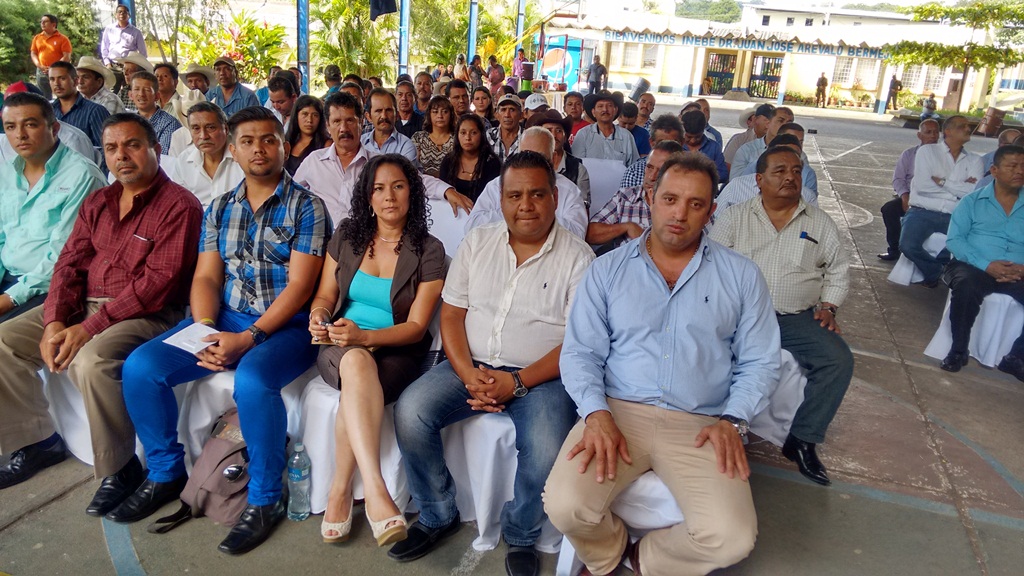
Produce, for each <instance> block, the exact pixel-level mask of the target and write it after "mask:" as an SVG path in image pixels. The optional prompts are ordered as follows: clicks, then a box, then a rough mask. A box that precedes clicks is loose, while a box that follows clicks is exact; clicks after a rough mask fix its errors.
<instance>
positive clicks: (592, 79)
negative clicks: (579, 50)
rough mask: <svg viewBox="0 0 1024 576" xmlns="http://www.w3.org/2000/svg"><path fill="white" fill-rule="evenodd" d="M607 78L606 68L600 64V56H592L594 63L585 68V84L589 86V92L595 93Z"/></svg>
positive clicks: (602, 86)
mask: <svg viewBox="0 0 1024 576" xmlns="http://www.w3.org/2000/svg"><path fill="white" fill-rule="evenodd" d="M607 80H608V69H607V68H605V67H604V64H601V57H600V56H594V63H593V64H591V65H590V68H588V69H587V85H588V86H589V87H590V93H591V94H596V93H597V91H598V90H600V89H602V88H604V84H605V82H606V81H607Z"/></svg>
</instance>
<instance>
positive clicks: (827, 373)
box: [777, 310, 853, 444]
mask: <svg viewBox="0 0 1024 576" xmlns="http://www.w3.org/2000/svg"><path fill="white" fill-rule="evenodd" d="M777 318H778V320H779V335H780V336H781V338H782V347H783V348H784V349H786V350H788V351H789V353H790V354H792V355H793V358H794V359H796V361H797V363H798V364H800V368H802V369H803V370H804V371H805V372H806V373H807V385H806V386H804V401H803V402H801V403H800V407H799V408H797V411H796V414H795V415H794V416H793V425H792V426H791V427H790V430H789V432H790V434H792V435H793V436H796V437H797V438H798V439H800V440H803V441H804V442H810V443H812V444H821V443H822V442H824V441H825V432H826V431H827V430H828V426H829V424H831V423H832V419H833V418H835V417H836V412H838V411H839V405H840V404H842V402H843V397H844V396H845V395H846V389H847V388H849V387H850V380H852V379H853V353H852V352H850V347H849V346H847V345H846V342H845V341H844V340H843V338H842V336H840V335H839V334H836V333H835V332H829V331H828V329H826V328H822V327H821V322H819V321H817V320H815V319H814V310H805V311H803V312H800V313H799V314H780V315H778V316H777Z"/></svg>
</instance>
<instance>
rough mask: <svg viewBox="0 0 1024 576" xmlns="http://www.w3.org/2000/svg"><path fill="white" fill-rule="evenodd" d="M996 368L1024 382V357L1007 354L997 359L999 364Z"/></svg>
mask: <svg viewBox="0 0 1024 576" xmlns="http://www.w3.org/2000/svg"><path fill="white" fill-rule="evenodd" d="M996 368H998V369H999V371H1000V372H1006V373H1007V374H1009V375H1011V376H1013V377H1014V378H1016V379H1017V380H1020V381H1021V382H1024V359H1021V358H1020V357H1018V356H1014V355H1013V354H1007V355H1006V356H1003V359H1002V360H1000V361H999V365H998V366H996Z"/></svg>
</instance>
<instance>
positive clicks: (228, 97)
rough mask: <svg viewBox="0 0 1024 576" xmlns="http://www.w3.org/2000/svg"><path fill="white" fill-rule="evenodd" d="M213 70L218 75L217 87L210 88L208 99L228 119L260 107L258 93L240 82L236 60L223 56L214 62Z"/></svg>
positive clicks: (207, 94)
mask: <svg viewBox="0 0 1024 576" xmlns="http://www.w3.org/2000/svg"><path fill="white" fill-rule="evenodd" d="M213 70H214V72H216V74H217V86H214V87H213V88H210V91H209V92H207V93H206V99H207V100H209V101H210V102H213V103H214V104H216V105H217V106H220V108H221V110H223V111H224V114H225V115H226V116H227V117H228V118H231V115H232V114H234V113H235V112H238V111H239V110H241V109H242V108H248V107H249V106H259V105H260V100H259V98H257V97H256V93H255V92H253V91H252V90H249V89H248V88H246V87H245V86H242V83H241V82H239V81H238V68H237V67H236V66H235V61H234V60H232V59H231V58H229V57H228V56H221V57H220V58H217V59H216V60H215V61H214V62H213Z"/></svg>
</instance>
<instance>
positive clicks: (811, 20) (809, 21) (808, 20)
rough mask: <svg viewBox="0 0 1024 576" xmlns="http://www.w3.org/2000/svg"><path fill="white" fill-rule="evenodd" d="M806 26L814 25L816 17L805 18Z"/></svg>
mask: <svg viewBox="0 0 1024 576" xmlns="http://www.w3.org/2000/svg"><path fill="white" fill-rule="evenodd" d="M804 26H814V18H808V19H807V20H804Z"/></svg>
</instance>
